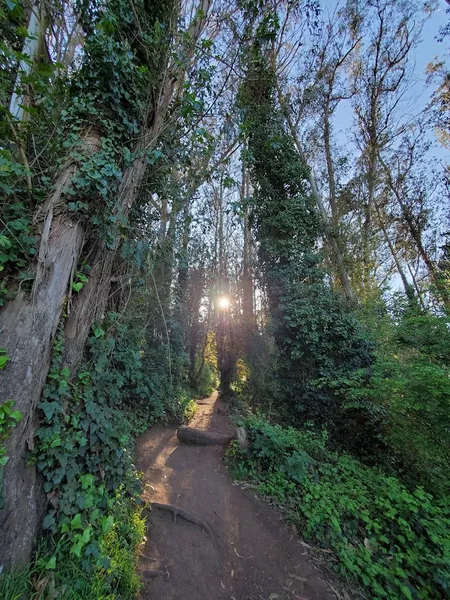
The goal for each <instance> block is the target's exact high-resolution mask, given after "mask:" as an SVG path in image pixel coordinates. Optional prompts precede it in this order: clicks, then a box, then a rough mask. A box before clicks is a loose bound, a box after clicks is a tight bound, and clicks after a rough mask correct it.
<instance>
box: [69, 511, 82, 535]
mask: <svg viewBox="0 0 450 600" xmlns="http://www.w3.org/2000/svg"><path fill="white" fill-rule="evenodd" d="M70 528H71V529H72V531H73V530H74V529H83V525H82V524H81V514H80V513H78V514H76V515H75V516H74V518H73V519H72V520H71V522H70Z"/></svg>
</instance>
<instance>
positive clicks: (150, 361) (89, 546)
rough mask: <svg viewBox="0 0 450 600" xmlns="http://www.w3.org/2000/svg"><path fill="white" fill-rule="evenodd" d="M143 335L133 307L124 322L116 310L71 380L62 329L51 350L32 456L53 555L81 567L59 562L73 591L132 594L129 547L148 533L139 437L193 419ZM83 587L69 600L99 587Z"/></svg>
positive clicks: (133, 580)
mask: <svg viewBox="0 0 450 600" xmlns="http://www.w3.org/2000/svg"><path fill="white" fill-rule="evenodd" d="M145 334H146V332H145V331H143V330H142V328H139V327H138V326H136V323H135V322H134V321H133V316H132V314H131V316H130V317H129V318H128V319H126V318H124V317H123V315H118V314H115V313H110V314H109V315H108V317H107V319H105V321H104V322H103V323H102V326H95V327H94V328H93V332H92V335H91V336H90V338H89V342H88V353H87V354H86V361H87V362H86V363H85V365H84V368H82V369H81V370H80V371H79V373H78V374H77V375H76V377H72V378H71V377H70V372H69V370H68V369H67V368H65V367H63V366H62V361H63V337H62V336H61V331H60V334H59V337H58V338H57V341H56V342H55V345H54V348H53V362H52V368H51V371H50V374H49V376H48V381H47V384H46V386H45V388H44V393H43V398H42V400H41V402H40V404H39V409H40V411H41V419H40V421H41V422H40V427H39V429H38V430H37V432H36V439H37V442H38V443H37V447H36V451H35V454H34V461H35V462H36V464H37V467H38V469H39V471H40V472H41V473H42V475H43V478H44V491H45V493H46V494H47V498H48V500H49V510H48V513H47V515H46V516H45V518H44V522H43V528H44V531H46V532H48V533H51V534H52V535H53V539H54V540H55V547H54V550H53V552H54V556H55V557H56V558H55V560H56V561H57V563H59V562H62V563H63V564H65V563H66V562H67V563H68V564H70V563H71V562H73V560H74V559H76V560H77V562H76V563H75V564H76V568H75V567H73V569H72V570H70V569H69V567H68V566H67V568H66V569H65V570H64V569H63V571H62V574H61V572H60V570H59V569H58V573H57V576H55V585H64V586H65V588H66V589H67V590H69V588H71V586H73V585H75V584H76V581H77V580H78V579H79V578H80V577H81V579H82V580H83V582H84V583H80V586H81V587H82V588H83V589H84V587H85V588H86V590H95V593H99V594H100V590H102V593H104V592H103V591H104V589H105V586H106V585H108V586H110V587H111V593H112V591H113V588H114V586H117V588H118V589H119V588H123V591H122V592H120V594H122V595H120V594H118V595H117V596H114V597H117V598H122V597H123V598H128V597H130V598H131V597H132V596H133V593H134V592H133V590H134V591H136V589H137V576H136V574H135V569H134V565H135V556H134V555H133V552H134V549H135V547H136V545H137V544H138V543H139V542H140V541H142V537H143V530H142V521H141V520H140V519H139V516H138V512H136V511H137V509H135V508H133V507H134V506H136V505H137V506H138V505H139V504H140V497H139V494H140V482H139V479H138V476H137V473H136V471H135V468H134V465H133V449H134V439H135V436H136V435H138V434H140V433H142V432H143V431H145V430H146V429H147V428H148V427H149V426H150V425H151V424H154V423H155V422H156V421H157V420H163V421H168V420H169V419H176V420H178V421H179V422H181V421H183V420H184V419H186V418H190V417H192V415H193V413H194V410H195V408H196V406H195V403H194V404H193V403H192V401H191V400H190V397H189V396H188V395H187V394H186V393H185V392H182V390H181V389H179V390H178V391H177V389H174V388H173V387H172V386H173V385H177V381H171V380H170V379H169V376H168V372H167V366H166V363H165V361H163V362H161V360H157V357H158V358H160V357H161V348H158V346H157V344H155V343H151V342H154V340H151V339H148V338H147V337H146V335H145ZM175 364H176V363H175ZM181 364H182V362H181V363H180V365H181ZM127 511H128V512H127ZM119 513H123V518H122V517H121V516H120V515H119ZM127 515H128V516H127ZM127 519H128V521H127ZM127 523H128V525H127ZM123 528H125V529H123ZM127 532H128V533H127ZM130 536H131V538H130ZM74 569H75V570H74ZM89 576H93V577H94V579H93V580H91V577H89ZM72 577H73V578H74V579H72ZM64 578H66V579H64ZM95 578H97V579H98V581H96V579H95ZM74 581H75V583H74ZM76 585H78V584H76ZM83 586H84V587H83ZM90 586H94V587H90ZM95 586H97V587H95ZM124 586H125V587H126V589H125V587H124ZM108 589H109V588H108ZM75 591H76V593H78V591H77V588H75ZM75 591H74V594H75ZM83 593H86V596H83V595H81V596H76V595H75V596H73V597H74V598H75V597H89V593H92V594H94V591H89V592H88V591H86V592H83ZM68 597H70V598H71V597H72V596H70V595H69V596H68ZM92 597H94V596H92ZM99 597H100V596H99Z"/></svg>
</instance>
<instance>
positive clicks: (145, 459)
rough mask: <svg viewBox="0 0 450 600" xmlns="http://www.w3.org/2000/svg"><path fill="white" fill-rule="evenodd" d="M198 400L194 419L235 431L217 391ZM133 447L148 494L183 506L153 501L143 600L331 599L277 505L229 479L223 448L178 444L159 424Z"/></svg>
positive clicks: (209, 427) (143, 568)
mask: <svg viewBox="0 0 450 600" xmlns="http://www.w3.org/2000/svg"><path fill="white" fill-rule="evenodd" d="M199 402H200V404H199V407H198V411H197V414H196V416H195V418H194V420H193V422H192V423H191V426H193V427H197V428H200V429H205V430H208V431H211V432H216V433H220V434H228V433H232V428H231V426H230V424H229V422H228V420H227V418H226V417H225V416H223V415H220V414H218V412H217V409H218V407H219V405H220V402H219V399H218V395H217V392H214V393H213V394H212V395H211V396H210V397H209V398H208V399H207V400H201V401H199ZM136 451H137V461H138V462H137V467H138V469H139V470H140V471H142V472H143V473H144V475H143V479H144V485H145V500H148V501H149V502H155V503H159V504H170V505H174V506H175V507H179V508H181V509H182V510H181V513H180V515H176V514H175V513H174V512H173V511H172V510H170V509H169V510H166V509H161V508H160V507H158V506H157V505H155V506H154V507H153V508H152V510H151V512H150V513H149V514H148V519H147V523H148V532H147V542H146V545H145V548H144V549H143V552H142V555H141V558H140V565H139V571H140V575H141V577H142V581H143V584H144V585H143V589H142V592H141V596H140V598H141V600H222V599H223V600H225V599H227V600H332V599H334V600H335V599H336V596H335V594H334V593H332V591H331V589H332V588H330V586H329V584H328V583H327V582H326V580H325V578H324V577H322V576H321V572H320V571H319V570H317V568H316V566H315V565H314V564H313V563H312V562H311V560H310V558H309V557H308V554H307V551H306V548H305V546H303V545H302V544H301V541H300V538H299V537H298V535H297V534H296V533H294V532H293V531H292V530H291V529H290V528H289V527H287V526H286V525H285V524H284V523H283V521H282V518H281V516H280V515H279V514H278V512H277V511H276V510H275V509H274V508H273V507H271V506H269V505H267V504H266V503H264V502H262V501H260V500H258V499H257V498H256V497H255V495H254V492H253V490H252V489H251V488H246V489H245V488H244V489H242V487H241V486H239V485H237V484H235V483H234V481H233V479H232V477H231V475H230V474H229V472H228V471H227V469H226V467H225V465H224V463H223V454H224V449H223V448H219V447H215V446H189V445H185V444H180V443H179V442H178V440H177V437H176V427H156V428H152V429H150V430H149V431H148V432H147V433H146V434H144V436H142V438H141V439H140V440H139V441H138V444H137V449H136ZM183 513H184V514H187V515H188V516H190V515H195V517H197V518H198V522H195V518H194V522H192V521H190V520H188V519H186V518H184V517H183ZM201 522H204V523H206V524H207V525H208V527H209V528H210V530H211V532H212V536H211V535H210V533H209V532H208V531H207V530H206V529H205V527H202V526H199V523H201Z"/></svg>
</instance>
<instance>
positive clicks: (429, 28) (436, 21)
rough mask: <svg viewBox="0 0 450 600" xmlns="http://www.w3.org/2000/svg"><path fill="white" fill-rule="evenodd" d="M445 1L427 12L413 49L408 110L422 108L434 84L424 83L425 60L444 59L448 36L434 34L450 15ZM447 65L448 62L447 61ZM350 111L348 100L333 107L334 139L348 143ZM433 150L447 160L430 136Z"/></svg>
mask: <svg viewBox="0 0 450 600" xmlns="http://www.w3.org/2000/svg"><path fill="white" fill-rule="evenodd" d="M337 3H338V2H337V0H323V1H322V6H323V9H324V11H325V12H327V10H329V11H330V12H332V11H334V10H335V7H336V4H337ZM448 7H449V5H448V4H447V3H446V1H445V0H438V9H437V10H436V11H435V12H434V13H433V14H432V15H431V17H430V18H429V19H428V21H427V22H426V23H425V26H424V29H423V32H422V41H421V43H420V46H419V47H418V48H416V49H415V50H414V55H413V58H414V62H415V73H416V76H415V78H414V79H415V83H414V85H413V86H412V89H411V98H408V108H409V110H411V111H412V113H415V114H417V113H419V112H420V111H421V110H423V109H424V108H425V106H426V105H427V103H428V102H429V100H430V96H431V94H432V92H433V90H434V89H435V88H436V84H431V85H428V86H427V85H426V74H425V70H426V67H427V64H428V63H429V62H431V61H433V60H434V59H435V57H440V58H441V59H446V60H447V61H448V57H446V56H445V55H446V53H448V50H449V44H450V40H444V42H438V41H437V39H436V38H437V36H438V32H439V29H440V28H441V27H442V26H443V25H445V24H446V23H447V22H448V21H449V19H450V13H449V14H447V13H446V9H447V8H448ZM449 68H450V65H449ZM352 119H353V112H352V109H351V108H350V106H349V104H347V103H346V102H342V103H341V105H340V106H339V107H338V109H337V111H336V120H335V126H336V133H337V134H338V141H340V142H344V140H345V143H348V142H349V140H348V135H347V134H346V130H348V129H350V127H351V125H352ZM433 142H434V143H433V150H432V154H433V155H434V156H436V157H437V158H438V159H440V160H443V161H446V162H448V161H449V159H450V153H449V151H448V150H446V149H445V148H443V147H442V146H441V145H440V144H439V143H438V142H437V140H436V139H435V137H434V136H433Z"/></svg>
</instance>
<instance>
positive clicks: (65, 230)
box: [0, 132, 99, 567]
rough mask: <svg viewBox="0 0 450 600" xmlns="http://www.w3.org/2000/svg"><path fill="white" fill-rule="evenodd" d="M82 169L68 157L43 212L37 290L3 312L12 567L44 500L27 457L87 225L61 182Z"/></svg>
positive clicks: (1, 553)
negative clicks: (17, 415)
mask: <svg viewBox="0 0 450 600" xmlns="http://www.w3.org/2000/svg"><path fill="white" fill-rule="evenodd" d="M98 144H99V138H98V134H97V133H95V132H94V133H92V132H91V133H90V134H89V135H87V136H86V138H85V145H86V147H89V148H90V149H91V150H94V151H95V149H96V148H97V147H98ZM76 172H77V168H76V166H75V165H74V164H68V165H66V167H65V168H64V170H63V171H62V173H61V174H60V176H59V177H58V179H57V181H56V184H55V190H54V192H53V194H52V195H51V196H50V197H49V198H48V200H47V201H46V203H45V204H44V205H43V209H44V210H41V211H39V212H38V214H37V216H40V215H42V216H43V223H42V226H41V235H40V243H39V251H38V255H37V261H36V264H35V278H34V283H33V288H32V290H31V294H26V293H18V295H17V296H16V297H15V299H14V300H13V301H12V302H10V303H9V304H7V305H6V307H5V308H4V309H3V310H2V311H1V312H0V338H1V340H2V345H4V347H5V348H6V350H7V353H8V356H9V361H8V364H7V366H6V368H5V369H4V370H3V371H2V372H1V376H0V377H1V385H0V402H3V401H6V400H9V399H12V400H13V401H14V402H15V409H17V410H19V411H20V412H21V413H22V417H23V418H22V420H21V421H20V422H19V423H18V425H17V427H16V428H15V429H14V430H13V432H12V434H11V436H10V438H9V440H8V443H7V456H8V459H9V460H8V463H7V464H6V467H5V469H4V472H3V486H2V487H3V505H4V508H3V510H2V511H0V530H1V531H2V536H1V537H0V564H2V565H5V566H6V567H11V566H14V565H16V564H20V563H24V562H26V561H27V560H28V559H29V556H30V552H31V549H32V545H33V542H34V539H35V536H36V531H37V528H38V526H39V522H40V518H41V517H42V514H43V510H44V508H45V502H44V499H43V494H42V491H41V489H40V485H39V483H38V481H37V474H36V468H35V466H34V465H29V464H27V460H26V458H27V457H26V454H27V451H28V450H29V449H32V447H33V438H34V433H35V431H36V426H37V418H36V407H37V404H38V402H39V399H40V396H41V393H42V389H43V386H44V383H45V380H46V377H47V374H48V371H49V366H50V360H51V353H52V344H53V340H54V337H55V333H56V330H57V327H58V324H59V321H60V318H61V314H62V312H63V310H64V306H65V302H66V300H67V295H68V292H69V290H70V286H71V282H72V279H73V274H74V271H75V268H76V266H77V263H78V258H79V256H80V252H81V247H82V244H83V236H84V230H83V227H82V226H81V225H80V223H77V222H76V221H74V220H73V219H71V218H70V217H68V215H67V213H66V212H65V210H64V209H61V207H60V202H61V198H62V190H63V187H64V186H65V185H67V184H68V183H69V181H70V179H71V178H72V177H73V176H74V175H75V174H76Z"/></svg>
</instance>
